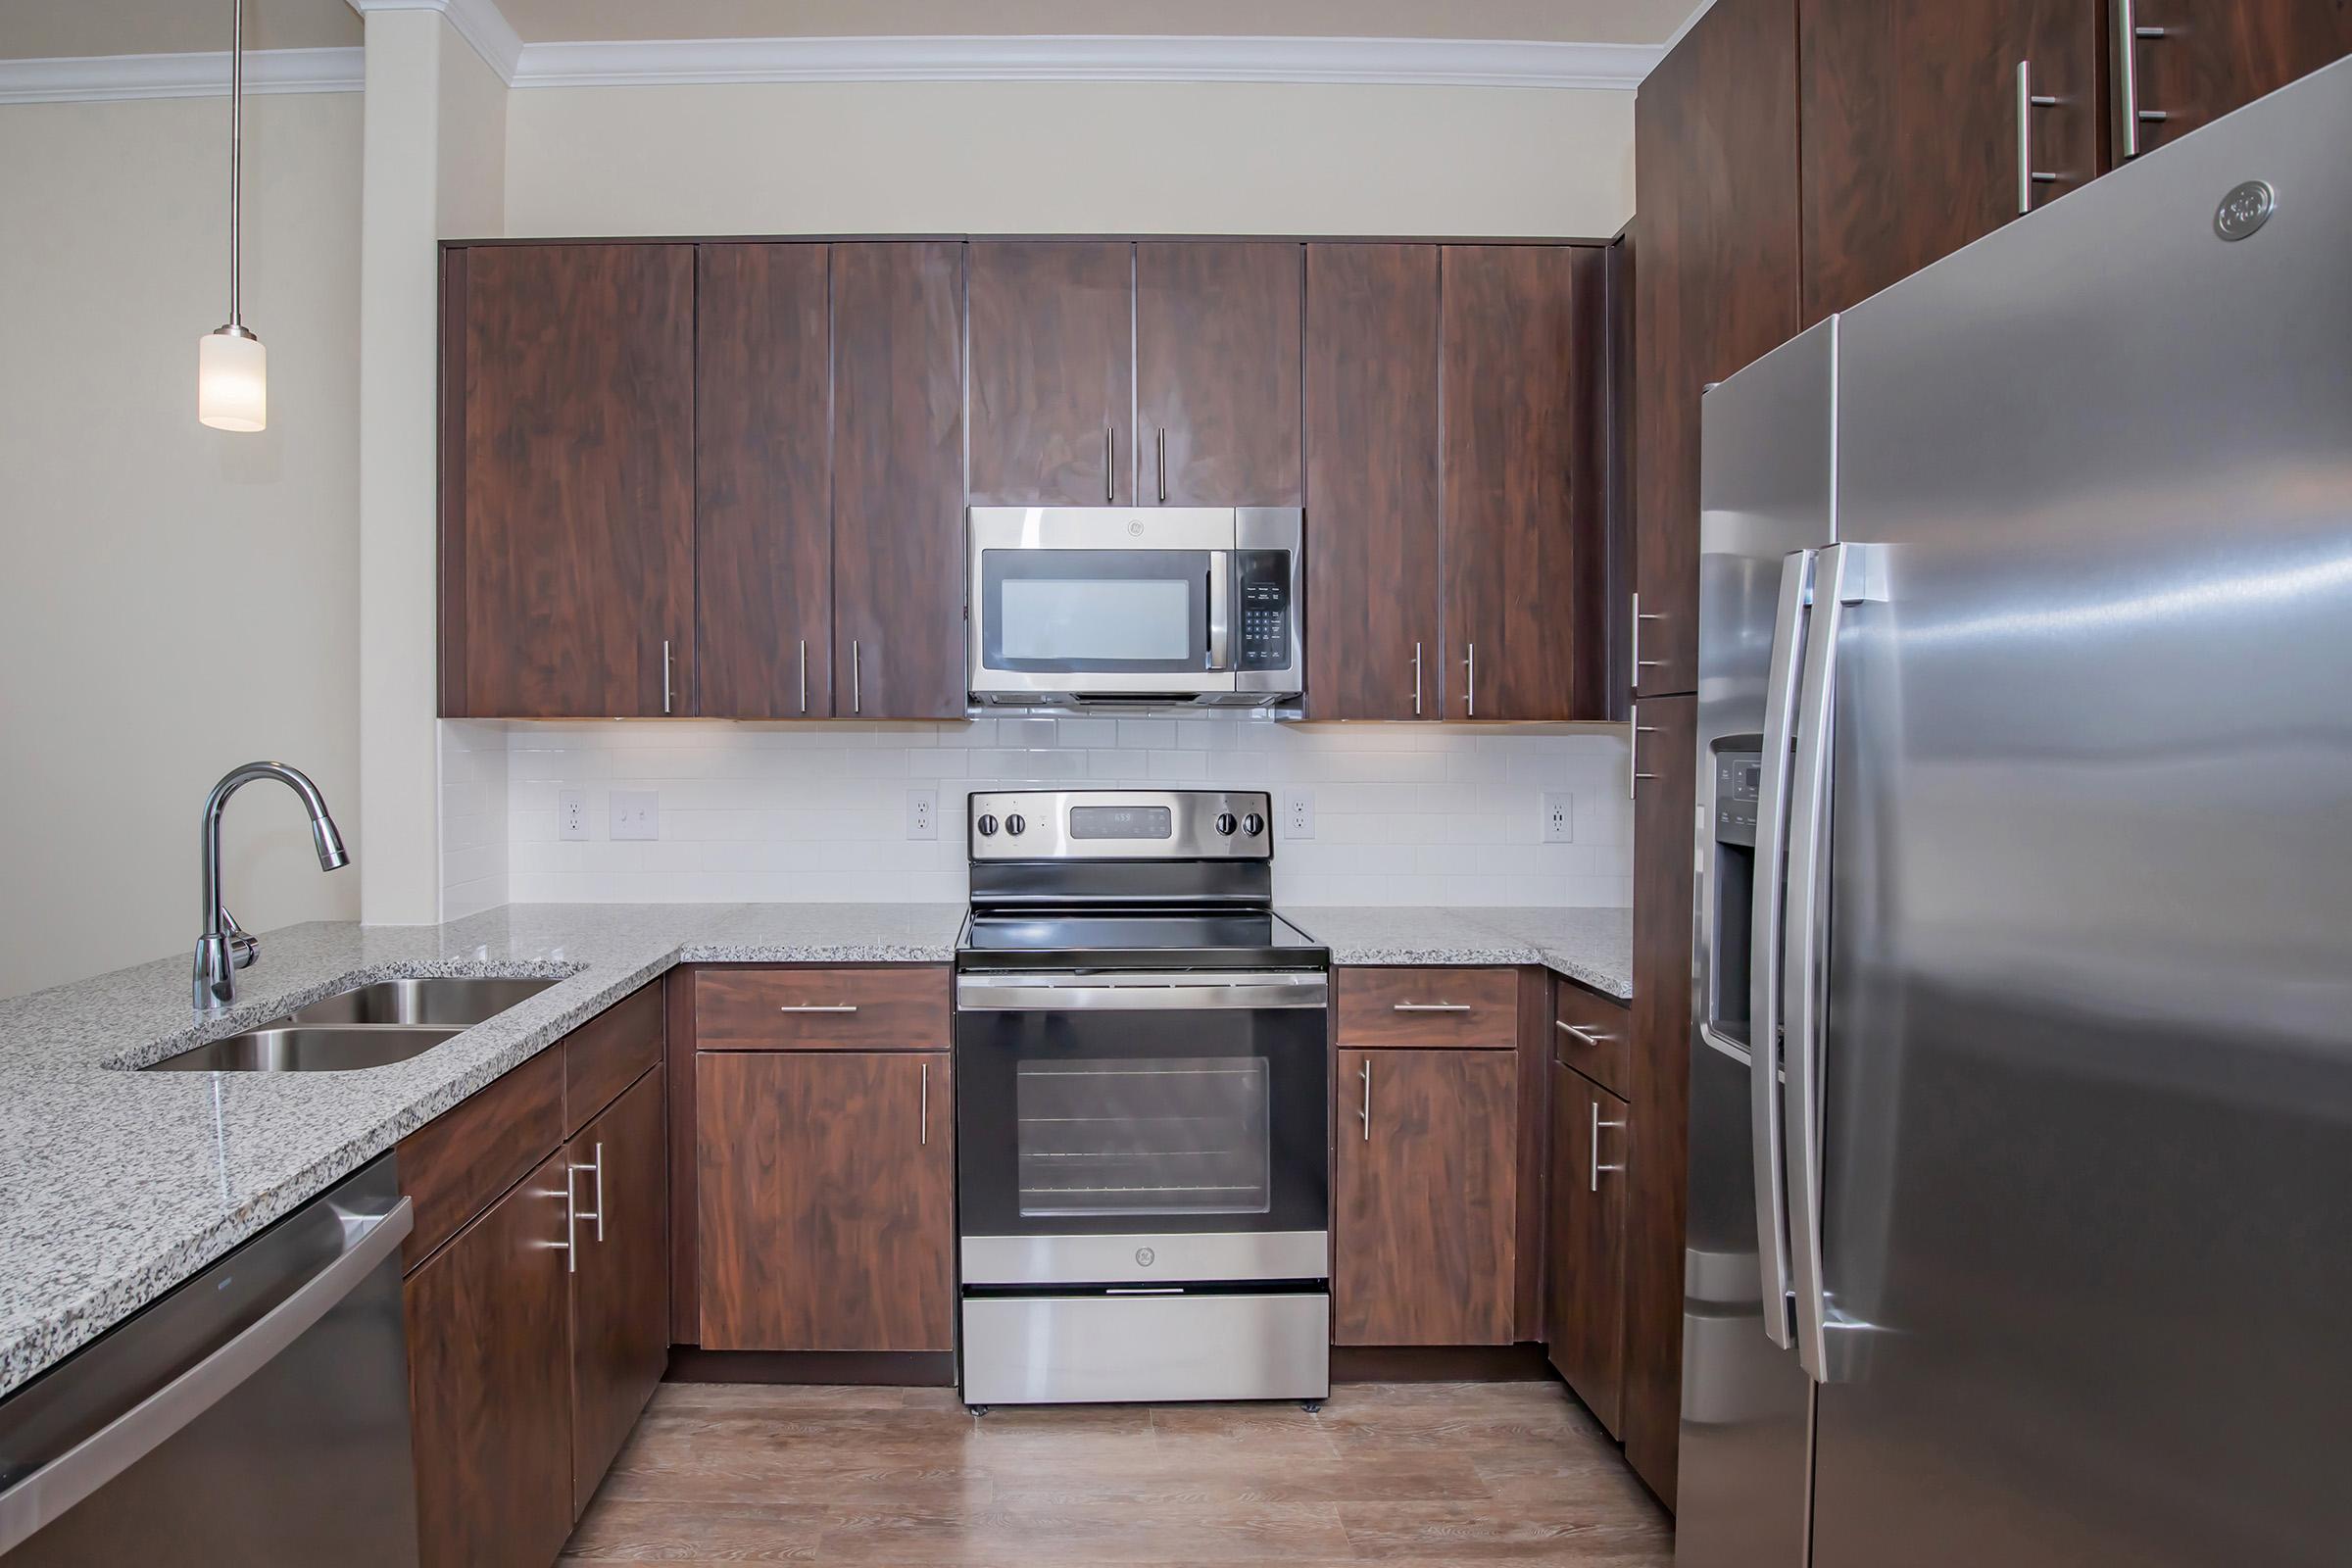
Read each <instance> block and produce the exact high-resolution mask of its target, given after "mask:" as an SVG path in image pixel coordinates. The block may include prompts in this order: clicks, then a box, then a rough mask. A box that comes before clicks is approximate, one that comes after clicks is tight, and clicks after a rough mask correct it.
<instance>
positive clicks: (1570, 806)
mask: <svg viewBox="0 0 2352 1568" xmlns="http://www.w3.org/2000/svg"><path fill="white" fill-rule="evenodd" d="M1574 800H1575V798H1574V797H1573V796H1571V795H1570V794H1569V793H1568V792H1567V791H1566V790H1545V791H1544V843H1546V844H1573V843H1575V842H1576V808H1575V805H1574Z"/></svg>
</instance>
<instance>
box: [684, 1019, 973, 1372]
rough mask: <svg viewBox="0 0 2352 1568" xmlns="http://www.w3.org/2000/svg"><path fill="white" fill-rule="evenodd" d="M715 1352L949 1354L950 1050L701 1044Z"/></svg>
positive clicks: (702, 1250)
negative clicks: (706, 1047) (730, 1048)
mask: <svg viewBox="0 0 2352 1568" xmlns="http://www.w3.org/2000/svg"><path fill="white" fill-rule="evenodd" d="M696 1066H697V1069H698V1071H697V1078H698V1082H697V1084H696V1088H695V1103H696V1122H697V1124H698V1127H699V1136H700V1144H701V1151H702V1154H701V1160H700V1170H699V1172H698V1175H697V1183H696V1185H697V1190H698V1199H699V1204H700V1211H701V1224H700V1226H699V1232H700V1234H699V1235H698V1236H697V1238H696V1250H697V1254H698V1256H699V1259H700V1266H701V1276H702V1278H701V1290H700V1296H701V1300H702V1346H703V1348H705V1349H707V1350H947V1349H953V1348H955V1306H956V1292H955V1240H956V1236H955V1233H956V1202H955V1161H954V1159H953V1157H952V1144H953V1134H952V1132H951V1129H952V1128H953V1126H954V1124H955V1123H954V1117H953V1115H952V1112H951V1106H952V1103H953V1102H952V1099H951V1094H952V1090H951V1084H950V1074H949V1056H948V1054H947V1053H945V1052H902V1053H880V1052H835V1051H749V1052H704V1053H702V1054H701V1055H700V1056H699V1057H698V1058H697V1062H696Z"/></svg>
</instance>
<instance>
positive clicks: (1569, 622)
mask: <svg viewBox="0 0 2352 1568" xmlns="http://www.w3.org/2000/svg"><path fill="white" fill-rule="evenodd" d="M1440 265H1441V269H1442V283H1441V289H1440V296H1441V297H1440V328H1439V337H1440V360H1439V365H1440V368H1439V378H1440V379H1439V384H1440V392H1439V396H1440V400H1441V406H1442V408H1443V409H1444V411H1445V414H1444V417H1443V419H1442V421H1441V424H1442V433H1441V438H1442V446H1441V452H1442V462H1443V470H1442V475H1441V486H1440V506H1441V511H1442V514H1443V518H1444V523H1443V526H1444V530H1445V531H1444V540H1445V543H1444V556H1445V593H1446V609H1445V614H1446V644H1447V648H1446V658H1447V660H1448V661H1449V665H1448V668H1447V675H1448V678H1449V690H1452V691H1454V692H1456V693H1458V700H1451V699H1449V700H1448V702H1447V704H1446V716H1447V717H1450V718H1480V719H1600V718H1604V717H1606V716H1607V714H1608V711H1609V709H1610V696H1609V692H1608V689H1607V676H1608V659H1607V631H1606V627H1607V620H1608V607H1607V604H1606V600H1605V595H1606V593H1607V587H1608V542H1609V541H1608V521H1607V484H1606V480H1607V472H1606V466H1605V453H1606V444H1607V410H1606V406H1605V402H1606V398H1605V394H1606V387H1607V373H1606V366H1607V357H1606V341H1607V334H1606V302H1607V292H1606V287H1605V284H1604V272H1605V270H1606V265H1607V263H1606V257H1605V254H1604V252H1603V251H1601V250H1600V249H1599V248H1597V247H1593V246H1563V245H1448V246H1446V247H1445V248H1444V251H1443V254H1442V257H1441V264H1440ZM1312 526H1313V524H1312V523H1311V522H1310V524H1309V527H1310V529H1311V528H1312ZM1456 675H1458V676H1459V684H1458V686H1453V685H1452V684H1451V677H1453V676H1456Z"/></svg>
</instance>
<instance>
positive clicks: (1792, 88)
mask: <svg viewBox="0 0 2352 1568" xmlns="http://www.w3.org/2000/svg"><path fill="white" fill-rule="evenodd" d="M1796 80H1797V75H1796V0H1717V4H1716V5H1715V6H1714V7H1713V9H1711V10H1709V11H1708V12H1707V13H1706V15H1705V16H1703V17H1701V18H1700V19H1699V21H1698V22H1697V23H1696V25H1693V26H1692V27H1691V31H1690V32H1689V33H1688V34H1687V35H1686V36H1685V37H1684V39H1683V41H1682V42H1681V43H1680V44H1678V45H1677V46H1676V47H1675V49H1674V51H1673V52H1672V53H1671V54H1669V55H1668V56H1667V57H1666V58H1665V59H1664V60H1663V61H1661V62H1659V64H1658V66H1657V68H1656V69H1655V70H1653V71H1652V72H1651V73H1649V75H1647V76H1646V77H1644V78H1643V79H1642V88H1641V91H1640V92H1639V93H1638V94H1637V95H1636V96H1635V99H1634V143H1635V147H1636V149H1637V151H1638V153H1639V156H1638V157H1637V158H1636V159H1635V162H1634V209H1635V211H1634V225H1633V232H1634V269H1633V270H1634V286H1633V294H1634V311H1633V315H1634V321H1633V337H1634V431H1635V441H1634V462H1633V471H1634V497H1635V500H1634V512H1635V522H1634V529H1635V542H1634V589H1635V594H1636V597H1637V609H1638V610H1639V612H1640V613H1639V616H1638V617H1637V618H1636V620H1635V622H1634V689H1635V691H1636V692H1638V693H1639V694H1640V695H1642V696H1643V697H1652V696H1659V695H1664V694H1668V693H1673V692H1689V691H1696V690H1697V689H1698V399H1699V394H1700V392H1701V391H1702V390H1703V389H1704V388H1705V386H1706V384H1707V383H1708V382H1709V381H1720V380H1722V379H1724V378H1725V377H1726V376H1729V375H1730V374H1732V372H1733V371H1735V370H1737V369H1739V368H1740V367H1741V366H1743V365H1745V364H1747V362H1748V361H1750V360H1752V359H1754V358H1755V357H1756V356H1757V355H1759V354H1762V353H1764V352H1765V351H1766V350H1768V349H1771V348H1773V347H1775V346H1776V345H1778V344H1780V343H1781V342H1783V341H1785V340H1786V339H1788V338H1789V337H1790V336H1793V335H1794V334H1795V332H1796V330H1797V326H1798V319H1797V303H1798V289H1799V284H1800V275H1799V270H1798V255H1799V252H1798V232H1797V148H1796V116H1797V105H1796ZM1686 836H1688V835H1686ZM1637 847H1638V848H1639V846H1637Z"/></svg>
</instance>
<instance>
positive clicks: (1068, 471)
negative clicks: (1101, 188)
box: [968, 240, 1136, 507]
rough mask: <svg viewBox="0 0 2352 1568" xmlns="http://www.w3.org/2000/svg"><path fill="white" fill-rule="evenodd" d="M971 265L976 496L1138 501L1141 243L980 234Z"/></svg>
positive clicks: (1028, 502)
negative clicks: (1136, 326)
mask: <svg viewBox="0 0 2352 1568" xmlns="http://www.w3.org/2000/svg"><path fill="white" fill-rule="evenodd" d="M968 265H969V267H970V269H971V282H970V307H969V308H970V311H971V356H972V365H971V378H970V395H971V424H972V434H971V458H970V469H969V480H968V483H969V500H970V501H971V503H972V504H973V505H974V506H1057V507H1087V506H1094V507H1100V506H1105V505H1123V504H1127V503H1132V502H1133V501H1134V500H1135V498H1136V497H1135V472H1136V465H1135V454H1134V450H1133V440H1132V435H1133V425H1134V418H1133V411H1134V407H1135V404H1134V395H1135V388H1134V382H1133V373H1134V332H1133V321H1134V247H1133V246H1131V245H1129V244H1128V243H1127V242H1125V241H1123V240H1117V241H1112V240H979V241H974V242H973V243H972V245H971V246H970V248H969V261H968Z"/></svg>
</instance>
